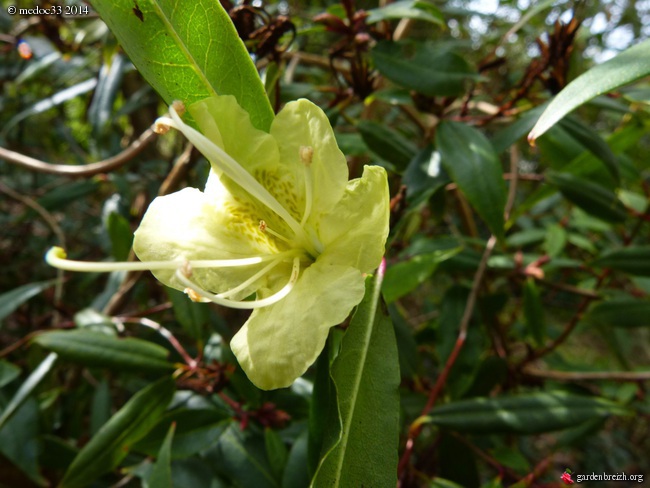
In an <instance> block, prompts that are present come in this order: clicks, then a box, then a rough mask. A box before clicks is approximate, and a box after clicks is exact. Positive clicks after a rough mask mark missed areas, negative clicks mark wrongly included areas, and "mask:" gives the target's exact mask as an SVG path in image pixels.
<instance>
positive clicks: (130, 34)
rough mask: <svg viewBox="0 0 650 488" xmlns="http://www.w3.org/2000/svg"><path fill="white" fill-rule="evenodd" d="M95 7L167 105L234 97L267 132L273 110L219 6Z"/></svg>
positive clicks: (100, 3) (98, 3) (128, 3)
mask: <svg viewBox="0 0 650 488" xmlns="http://www.w3.org/2000/svg"><path fill="white" fill-rule="evenodd" d="M93 7H94V8H95V9H96V10H97V12H98V13H99V15H100V16H101V17H102V19H103V20H104V22H106V24H108V26H109V28H110V29H111V31H112V32H113V33H114V34H115V36H116V37H117V39H118V40H119V41H120V43H121V45H122V47H123V48H124V50H125V51H126V52H127V54H128V55H129V57H130V59H131V61H132V62H133V64H134V65H135V66H136V68H138V71H140V73H142V75H143V76H144V77H145V79H146V80H147V81H148V82H149V83H150V84H151V85H152V86H153V87H154V88H155V89H156V90H157V91H158V93H160V95H161V96H162V97H163V98H164V100H165V101H166V102H167V103H171V102H172V101H173V100H181V101H183V102H184V103H185V104H188V105H189V104H191V103H193V102H196V101H199V100H202V99H204V98H207V97H209V96H213V95H215V94H219V95H234V96H235V98H237V101H238V102H239V104H240V105H241V106H242V107H243V108H244V109H245V110H246V111H247V112H248V113H249V114H250V116H251V121H252V122H253V125H254V126H255V127H257V128H258V129H262V130H268V129H269V127H270V125H271V121H272V120H273V110H272V109H271V105H270V103H269V101H268V98H267V97H266V93H265V92H264V86H263V85H262V82H261V80H260V78H259V76H258V74H257V70H256V69H255V66H254V65H253V62H252V60H251V58H250V56H249V54H248V52H247V51H246V48H245V46H244V44H243V43H242V41H241V40H240V39H239V36H238V34H237V31H236V30H235V27H234V25H233V23H232V21H231V20H230V17H229V16H228V13H227V12H226V11H225V10H224V9H223V8H222V7H221V4H220V3H219V2H217V1H215V0H198V1H196V2H193V3H192V6H191V8H178V4H177V2H174V1H172V0H139V1H138V2H137V3H134V2H133V1H132V0H117V1H115V0H110V1H109V0H94V1H93Z"/></svg>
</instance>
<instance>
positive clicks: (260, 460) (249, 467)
mask: <svg viewBox="0 0 650 488" xmlns="http://www.w3.org/2000/svg"><path fill="white" fill-rule="evenodd" d="M206 459H207V460H208V462H209V463H210V464H211V465H212V468H213V469H214V470H215V471H216V472H218V473H220V474H222V475H223V476H225V477H227V478H228V479H229V481H230V484H228V486H251V487H255V488H258V487H259V488H267V487H269V488H277V487H279V486H280V484H279V483H278V482H277V481H276V480H275V478H274V477H273V472H272V470H271V467H270V466H269V463H268V460H267V457H266V450H265V446H264V439H261V436H259V435H255V433H253V432H251V431H250V430H245V431H243V430H242V429H241V428H240V426H239V425H238V424H237V423H236V422H231V423H230V425H229V426H228V427H227V428H226V429H225V431H224V433H223V435H222V436H221V437H220V438H219V442H218V443H217V445H216V446H215V447H214V449H212V450H210V451H209V452H208V453H207V454H206Z"/></svg>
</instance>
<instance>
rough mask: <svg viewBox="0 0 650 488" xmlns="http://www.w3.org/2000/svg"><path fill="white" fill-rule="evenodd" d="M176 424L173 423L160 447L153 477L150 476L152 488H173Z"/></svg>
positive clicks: (152, 473)
mask: <svg viewBox="0 0 650 488" xmlns="http://www.w3.org/2000/svg"><path fill="white" fill-rule="evenodd" d="M175 430H176V424H175V423H173V422H172V424H171V425H170V426H169V430H168V431H167V435H166V436H165V440H164V441H163V443H162V445H161V446H160V451H158V457H157V458H156V464H154V466H153V470H152V471H151V475H150V476H149V486H150V487H151V488H172V465H171V461H172V456H171V450H172V439H173V438H174V431H175Z"/></svg>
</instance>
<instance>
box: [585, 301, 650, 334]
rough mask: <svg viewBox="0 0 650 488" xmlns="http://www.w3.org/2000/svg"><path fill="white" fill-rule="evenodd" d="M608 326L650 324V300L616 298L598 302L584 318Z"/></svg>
mask: <svg viewBox="0 0 650 488" xmlns="http://www.w3.org/2000/svg"><path fill="white" fill-rule="evenodd" d="M583 320H584V321H585V322H588V323H592V324H597V325H604V326H606V327H647V326H650V301H648V300H635V299H632V298H627V299H614V300H607V301H604V302H600V303H597V304H596V305H595V306H594V307H593V308H592V309H591V310H589V312H588V313H587V315H586V316H585V317H584V319H583Z"/></svg>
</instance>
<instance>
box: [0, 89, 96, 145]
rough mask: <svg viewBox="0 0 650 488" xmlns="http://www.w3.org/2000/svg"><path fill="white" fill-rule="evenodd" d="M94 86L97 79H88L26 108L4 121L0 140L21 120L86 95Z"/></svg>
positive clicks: (0, 131)
mask: <svg viewBox="0 0 650 488" xmlns="http://www.w3.org/2000/svg"><path fill="white" fill-rule="evenodd" d="M95 86H97V79H95V78H90V79H88V80H85V81H82V82H81V83H77V84H76V85H73V86H71V87H68V88H65V89H63V90H61V91H59V92H58V93H55V94H54V95H52V96H51V97H48V98H45V99H43V100H39V101H38V102H36V103H35V104H33V105H32V106H31V107H28V108H26V109H25V110H23V111H22V112H19V113H18V114H16V115H14V116H13V117H12V118H11V119H9V120H8V121H6V122H5V123H4V124H3V126H2V129H0V139H4V138H6V137H7V134H8V133H9V130H10V129H12V128H13V127H15V126H16V124H18V123H19V122H21V121H22V120H24V119H26V118H28V117H31V116H32V115H36V114H40V113H43V112H45V111H47V110H50V109H51V108H54V107H57V106H59V105H61V104H62V103H64V102H67V101H68V100H72V99H73V98H77V97H78V96H80V95H83V94H84V93H88V92H89V91H91V90H93V89H94V88H95Z"/></svg>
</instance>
